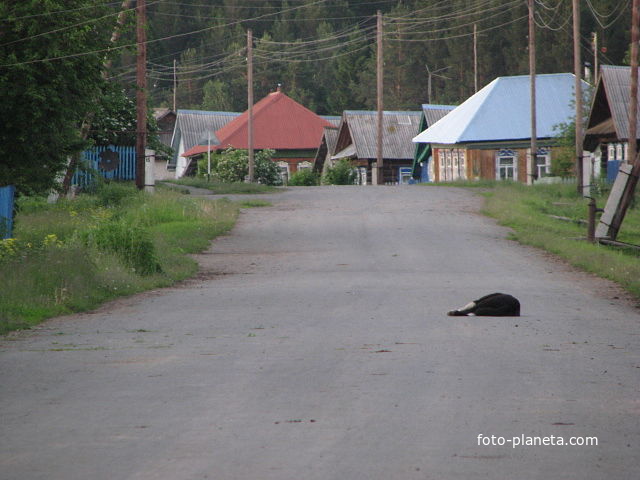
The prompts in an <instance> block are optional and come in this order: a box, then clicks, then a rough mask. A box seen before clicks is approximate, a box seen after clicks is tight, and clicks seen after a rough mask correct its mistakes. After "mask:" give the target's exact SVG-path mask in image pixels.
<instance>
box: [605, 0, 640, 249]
mask: <svg viewBox="0 0 640 480" xmlns="http://www.w3.org/2000/svg"><path fill="white" fill-rule="evenodd" d="M639 3H640V0H633V4H632V5H633V6H632V10H631V92H630V93H631V100H630V105H629V148H628V152H629V153H628V157H627V162H628V163H630V164H631V165H632V167H631V173H630V174H629V179H628V180H627V185H626V188H625V189H624V192H623V194H622V199H621V200H620V206H619V207H618V209H617V211H616V214H615V216H614V217H613V221H612V222H611V226H610V230H609V237H610V238H611V239H613V240H615V239H616V237H617V236H618V231H619V230H620V227H621V226H622V221H623V220H624V217H625V215H626V214H627V210H628V209H629V206H630V205H631V202H632V200H633V196H634V194H635V191H636V186H637V185H638V176H639V175H640V161H638V157H637V153H636V152H637V148H636V142H637V118H638V41H640V32H639V30H638V22H639V21H640V11H639V5H638V4H639Z"/></svg>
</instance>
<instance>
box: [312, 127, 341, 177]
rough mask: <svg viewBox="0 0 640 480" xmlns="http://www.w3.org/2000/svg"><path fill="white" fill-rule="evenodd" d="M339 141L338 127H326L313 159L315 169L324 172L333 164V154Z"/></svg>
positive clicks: (317, 171)
mask: <svg viewBox="0 0 640 480" xmlns="http://www.w3.org/2000/svg"><path fill="white" fill-rule="evenodd" d="M337 142H338V127H333V126H332V127H324V129H323V132H322V140H320V146H319V147H318V151H317V152H316V156H315V158H314V159H313V171H314V172H316V173H320V174H322V173H323V172H325V171H326V169H327V168H328V167H330V166H331V165H332V161H331V156H332V155H333V154H334V153H335V151H336V143H337Z"/></svg>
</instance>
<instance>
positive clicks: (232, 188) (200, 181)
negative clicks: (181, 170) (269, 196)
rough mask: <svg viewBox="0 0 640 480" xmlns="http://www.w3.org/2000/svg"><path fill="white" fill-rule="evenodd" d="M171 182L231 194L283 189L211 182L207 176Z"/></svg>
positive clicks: (254, 184)
mask: <svg viewBox="0 0 640 480" xmlns="http://www.w3.org/2000/svg"><path fill="white" fill-rule="evenodd" d="M167 183H171V184H177V185H186V186H189V187H196V188H204V189H206V190H210V191H211V193H213V194H216V195H230V194H253V193H273V192H277V191H281V190H282V189H281V188H280V189H278V188H277V187H271V186H269V185H260V184H257V183H244V182H237V183H220V182H213V181H211V182H209V181H207V179H206V178H198V177H187V178H181V179H179V180H171V181H170V182H167Z"/></svg>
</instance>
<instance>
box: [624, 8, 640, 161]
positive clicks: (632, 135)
mask: <svg viewBox="0 0 640 480" xmlns="http://www.w3.org/2000/svg"><path fill="white" fill-rule="evenodd" d="M638 37H639V34H638V0H633V6H632V10H631V92H630V93H631V96H630V102H629V149H628V152H629V153H628V155H627V163H635V161H636V151H637V143H636V142H637V129H638V127H637V125H638Z"/></svg>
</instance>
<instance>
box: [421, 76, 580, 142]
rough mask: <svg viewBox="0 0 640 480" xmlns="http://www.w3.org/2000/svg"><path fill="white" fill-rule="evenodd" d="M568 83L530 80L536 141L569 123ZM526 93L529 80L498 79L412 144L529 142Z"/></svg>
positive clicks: (570, 82)
mask: <svg viewBox="0 0 640 480" xmlns="http://www.w3.org/2000/svg"><path fill="white" fill-rule="evenodd" d="M574 83H575V77H574V76H573V74H571V73H556V74H546V75H536V119H537V122H536V128H537V136H538V138H551V137H554V136H555V135H556V134H557V132H556V131H555V130H554V127H555V125H557V124H559V123H563V122H567V121H570V120H571V118H572V117H573V115H574V110H575V109H574V107H573V106H572V100H573V97H574ZM584 85H585V88H586V87H588V85H587V84H586V83H585V84H584ZM529 89H530V78H529V75H520V76H515V77H498V78H496V79H495V80H494V81H493V82H491V83H490V84H489V85H487V86H486V87H484V88H483V89H482V90H480V91H478V92H477V93H476V94H475V95H473V96H471V97H469V98H468V99H467V100H466V101H465V102H464V103H462V104H461V105H460V106H458V107H456V108H455V109H454V110H452V111H451V112H450V113H449V114H448V115H447V116H445V117H444V118H442V119H441V120H439V121H437V122H436V123H435V124H434V125H432V126H431V127H429V128H427V129H426V130H425V131H424V132H422V133H421V134H420V135H418V136H416V137H415V138H414V139H413V141H414V142H419V143H439V144H456V143H465V142H486V141H500V140H521V139H528V138H530V137H531V120H530V104H529Z"/></svg>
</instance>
